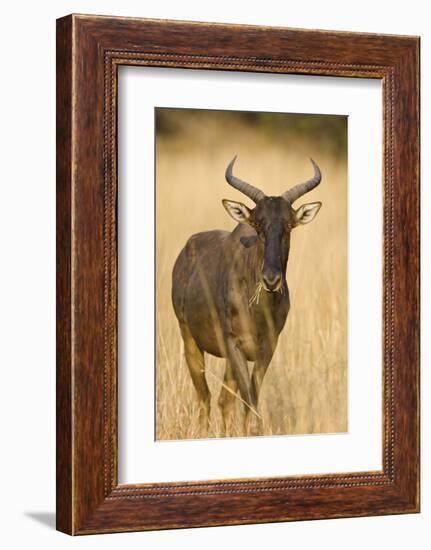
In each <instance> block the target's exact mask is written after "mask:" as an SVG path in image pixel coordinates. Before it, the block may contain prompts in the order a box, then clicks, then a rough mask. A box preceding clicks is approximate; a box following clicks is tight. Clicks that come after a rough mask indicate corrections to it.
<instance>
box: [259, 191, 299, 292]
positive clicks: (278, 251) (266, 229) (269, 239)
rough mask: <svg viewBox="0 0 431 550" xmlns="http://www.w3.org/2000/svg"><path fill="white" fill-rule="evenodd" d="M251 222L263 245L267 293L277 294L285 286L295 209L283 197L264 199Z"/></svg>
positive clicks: (264, 277) (264, 276)
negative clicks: (285, 272)
mask: <svg viewBox="0 0 431 550" xmlns="http://www.w3.org/2000/svg"><path fill="white" fill-rule="evenodd" d="M248 221H249V223H250V225H252V226H253V227H254V229H255V230H256V233H257V235H258V237H259V239H260V240H261V241H262V242H263V244H264V255H263V266H262V282H263V286H264V288H265V290H266V291H268V292H276V291H278V290H280V289H281V287H282V285H283V277H284V271H285V269H286V264H287V260H288V257H289V249H290V232H291V230H292V229H293V227H294V225H295V215H294V211H293V208H292V207H291V205H290V204H289V203H288V202H286V201H285V200H284V199H283V198H281V197H265V198H264V199H262V200H261V201H259V202H258V204H257V205H256V208H255V209H254V210H253V212H252V213H251V216H250V218H249V220H248Z"/></svg>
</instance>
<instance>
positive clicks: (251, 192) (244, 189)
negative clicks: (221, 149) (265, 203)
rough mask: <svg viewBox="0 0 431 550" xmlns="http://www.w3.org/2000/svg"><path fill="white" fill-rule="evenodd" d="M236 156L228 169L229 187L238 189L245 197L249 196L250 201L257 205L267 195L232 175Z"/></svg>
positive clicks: (227, 179)
mask: <svg viewBox="0 0 431 550" xmlns="http://www.w3.org/2000/svg"><path fill="white" fill-rule="evenodd" d="M235 161H236V156H235V157H234V158H233V159H232V160H231V161H230V163H229V166H228V167H227V168H226V174H225V176H226V181H227V182H228V183H229V185H232V187H235V189H238V191H241V193H244V195H247V197H248V198H249V199H251V200H252V201H254V202H255V203H257V202H258V201H260V200H261V199H264V198H265V193H263V192H262V191H261V190H260V189H258V188H257V187H253V185H250V184H249V183H247V182H245V181H242V180H240V179H239V178H236V177H235V176H234V175H233V174H232V168H233V165H234V164H235Z"/></svg>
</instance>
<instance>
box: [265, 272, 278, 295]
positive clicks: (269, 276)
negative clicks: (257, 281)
mask: <svg viewBox="0 0 431 550" xmlns="http://www.w3.org/2000/svg"><path fill="white" fill-rule="evenodd" d="M262 279H263V286H264V287H265V290H268V291H269V292H274V291H275V290H278V289H279V288H280V286H281V273H280V272H279V271H272V270H269V269H268V270H265V271H264V272H263V273H262Z"/></svg>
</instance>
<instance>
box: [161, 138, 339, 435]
mask: <svg viewBox="0 0 431 550" xmlns="http://www.w3.org/2000/svg"><path fill="white" fill-rule="evenodd" d="M226 138H229V139H226ZM215 143H217V144H218V146H217V147H215V146H213V145H214V144H215ZM211 144H212V145H211ZM210 145H211V146H210ZM236 153H238V160H237V166H236V173H237V174H238V175H239V176H240V177H241V178H243V179H245V180H247V181H250V182H251V183H254V184H255V185H257V186H259V187H261V188H262V189H263V190H264V191H265V193H266V194H272V195H279V194H280V193H281V192H282V191H284V190H285V189H286V188H288V187H290V186H291V185H293V184H295V183H297V182H299V181H302V180H304V179H306V178H308V177H309V176H310V175H311V174H312V167H311V164H310V162H309V161H308V158H307V157H308V155H310V154H312V156H313V157H314V158H315V160H316V161H318V163H319V165H320V167H321V170H322V174H323V180H322V184H321V185H320V186H319V187H318V188H317V189H316V190H314V191H313V192H311V193H310V194H309V195H307V198H305V197H304V198H303V200H302V202H301V200H299V201H298V203H297V205H296V206H298V205H300V204H302V203H303V202H312V201H314V200H320V201H322V202H323V207H322V209H321V210H320V212H319V214H318V216H317V218H316V219H315V220H314V221H313V222H312V223H311V224H309V225H307V226H303V227H299V228H297V229H295V230H294V233H293V235H292V243H291V253H290V259H289V263H288V267H287V282H288V285H289V290H290V296H291V311H290V313H289V317H288V320H287V323H286V326H285V328H284V330H283V332H282V334H281V336H280V339H279V343H278V346H277V349H276V352H275V355H274V358H273V360H272V362H271V365H270V367H269V369H268V372H267V375H266V377H265V380H264V383H263V387H262V392H261V396H260V400H259V408H260V412H261V414H262V416H263V421H264V431H263V434H262V435H281V434H309V433H330V432H344V431H346V430H347V219H346V216H347V186H346V177H347V174H346V163H345V162H344V161H343V160H337V159H335V158H333V157H331V155H330V154H328V151H327V150H326V149H319V142H318V140H317V142H316V143H312V142H303V143H302V144H298V143H296V144H295V146H293V145H291V146H287V145H284V146H282V145H280V144H279V145H274V144H273V143H270V142H269V141H268V140H267V138H262V137H259V136H258V135H254V134H250V132H249V131H248V132H245V131H244V132H241V131H236V132H235V138H231V136H230V134H229V133H227V132H226V131H225V130H224V129H223V128H207V129H206V133H205V139H202V141H200V140H199V139H196V140H194V142H193V143H191V142H190V141H187V140H183V141H178V140H172V139H170V140H168V139H165V138H163V139H162V138H159V139H158V140H157V187H156V189H157V205H156V213H157V222H156V223H157V227H156V240H157V243H156V246H157V261H156V269H157V272H156V280H157V289H156V291H157V326H156V334H157V346H156V392H157V393H156V396H157V397H156V409H157V410H156V436H157V439H185V438H186V439H193V438H199V437H220V436H222V435H223V434H222V421H221V415H220V412H219V410H218V407H217V398H218V394H219V391H220V381H221V380H222V379H223V373H224V367H225V365H224V361H223V360H221V359H216V358H215V357H212V356H209V355H206V369H207V381H208V384H209V386H210V389H211V393H212V412H211V425H210V431H209V433H202V434H201V433H200V428H199V422H198V400H197V397H196V394H195V390H194V388H193V385H192V382H191V378H190V375H189V373H188V370H187V365H186V363H185V360H184V357H183V346H182V340H181V336H180V332H179V328H178V323H177V320H176V318H175V315H174V312H173V308H172V304H171V297H170V292H171V274H172V267H173V264H174V262H175V259H176V257H177V255H178V254H179V252H180V250H181V249H182V247H183V246H184V244H185V242H186V240H187V239H188V237H189V236H190V235H192V234H193V233H197V232H199V231H203V230H208V229H228V230H232V229H233V227H234V222H233V220H231V219H230V218H229V217H228V215H227V214H226V212H225V211H224V209H223V207H222V205H221V199H222V198H230V199H233V200H240V201H243V202H245V203H246V204H248V205H249V206H251V204H250V201H249V200H248V199H244V197H243V196H242V195H241V194H240V193H238V192H237V191H235V190H233V189H232V188H230V187H229V186H228V185H227V183H226V182H225V180H224V170H225V168H226V165H227V163H228V162H229V160H231V158H232V157H233V155H234V154H236ZM235 426H236V427H235V433H234V435H237V436H243V435H245V434H244V433H243V432H242V406H241V404H240V402H238V406H237V414H236V422H235Z"/></svg>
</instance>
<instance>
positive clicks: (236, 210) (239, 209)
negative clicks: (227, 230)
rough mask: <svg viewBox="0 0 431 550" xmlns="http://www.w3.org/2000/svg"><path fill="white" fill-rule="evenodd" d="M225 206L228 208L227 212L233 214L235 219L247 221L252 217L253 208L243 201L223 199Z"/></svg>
mask: <svg viewBox="0 0 431 550" xmlns="http://www.w3.org/2000/svg"><path fill="white" fill-rule="evenodd" d="M222 203H223V206H224V207H225V208H226V212H227V213H228V214H229V216H231V217H232V218H233V219H234V220H235V221H237V222H239V223H241V222H247V220H248V218H249V217H250V214H251V210H249V209H248V208H247V207H246V206H245V204H242V202H235V201H228V200H227V199H223V200H222Z"/></svg>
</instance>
